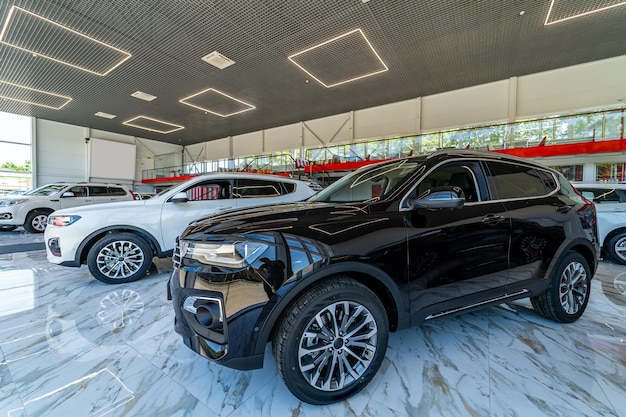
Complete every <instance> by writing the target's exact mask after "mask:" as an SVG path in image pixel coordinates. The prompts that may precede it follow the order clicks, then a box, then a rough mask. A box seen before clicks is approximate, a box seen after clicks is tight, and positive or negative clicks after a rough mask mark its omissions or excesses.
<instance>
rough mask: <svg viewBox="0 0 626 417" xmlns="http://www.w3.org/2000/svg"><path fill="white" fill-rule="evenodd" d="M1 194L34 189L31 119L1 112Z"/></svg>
mask: <svg viewBox="0 0 626 417" xmlns="http://www.w3.org/2000/svg"><path fill="white" fill-rule="evenodd" d="M0 126H2V129H0V194H5V193H8V192H20V191H25V190H29V189H31V188H32V172H31V171H32V170H31V165H30V163H31V140H32V139H31V118H30V117H26V116H20V115H16V114H10V113H3V112H0Z"/></svg>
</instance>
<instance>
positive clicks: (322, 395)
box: [272, 277, 389, 404]
mask: <svg viewBox="0 0 626 417" xmlns="http://www.w3.org/2000/svg"><path fill="white" fill-rule="evenodd" d="M283 317H284V318H283V321H282V322H281V324H280V327H279V328H278V332H277V333H276V335H275V337H274V340H273V343H272V347H273V353H274V360H275V363H276V367H277V369H278V373H279V374H280V376H281V378H282V379H283V381H284V382H285V384H286V385H287V387H288V388H289V390H290V391H291V392H292V393H293V394H294V395H295V396H296V397H298V398H299V399H301V400H302V401H305V402H307V403H310V404H329V403H332V402H335V401H340V400H342V399H345V398H347V397H349V396H351V395H353V394H355V393H357V392H358V391H360V390H361V389H362V388H363V387H365V386H366V385H367V383H368V382H369V381H370V380H371V379H372V378H373V377H374V375H375V374H376V372H377V371H378V368H379V367H380V365H381V363H382V360H383V358H384V356H385V351H386V350H387V340H388V337H389V322H388V319H387V314H386V312H385V308H384V307H383V305H382V303H381V301H380V300H379V299H378V297H377V296H376V295H375V294H374V293H373V292H372V291H371V290H369V289H368V288H367V287H365V286H364V285H362V284H360V283H359V282H357V281H354V280H352V279H350V278H345V277H338V278H333V279H330V280H328V281H324V282H322V283H320V284H318V285H316V286H314V287H312V288H311V289H309V290H307V291H306V292H305V293H303V294H302V295H301V296H300V297H299V298H298V299H297V301H296V302H295V303H294V304H293V305H292V306H291V308H289V309H288V310H287V312H286V313H285V315H284V316H283Z"/></svg>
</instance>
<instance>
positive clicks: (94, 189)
mask: <svg viewBox="0 0 626 417" xmlns="http://www.w3.org/2000/svg"><path fill="white" fill-rule="evenodd" d="M107 188H108V187H100V186H90V187H89V195H90V196H92V197H102V196H107V195H108V194H109V191H108V190H107Z"/></svg>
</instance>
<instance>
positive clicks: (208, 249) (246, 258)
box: [180, 240, 269, 269]
mask: <svg viewBox="0 0 626 417" xmlns="http://www.w3.org/2000/svg"><path fill="white" fill-rule="evenodd" d="M268 247H269V245H268V244H265V243H262V242H249V241H243V242H242V241H238V242H219V243H205V242H195V241H188V240H181V242H180V255H181V257H182V258H189V259H195V260H196V261H198V262H200V263H202V264H205V265H215V266H223V267H227V268H232V269H240V268H246V267H248V266H249V265H251V264H252V263H254V262H255V261H256V260H257V259H259V257H260V256H261V255H262V254H263V253H264V252H265V251H266V250H267V248H268Z"/></svg>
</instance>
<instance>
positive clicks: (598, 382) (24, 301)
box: [0, 231, 626, 417]
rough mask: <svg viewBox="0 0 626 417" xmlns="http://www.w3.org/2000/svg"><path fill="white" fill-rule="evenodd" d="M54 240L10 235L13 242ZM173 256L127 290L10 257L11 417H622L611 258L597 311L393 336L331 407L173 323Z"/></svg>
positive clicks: (616, 285) (522, 314) (6, 272)
mask: <svg viewBox="0 0 626 417" xmlns="http://www.w3.org/2000/svg"><path fill="white" fill-rule="evenodd" d="M29 242H41V236H37V235H28V234H25V233H23V232H21V233H20V232H19V231H16V232H0V246H2V245H11V244H17V243H29ZM170 265H171V264H170V261H169V260H163V261H160V262H158V264H157V268H158V269H157V271H154V273H153V274H152V275H151V276H149V277H146V278H145V279H143V280H141V281H139V282H135V283H130V284H123V285H118V286H112V285H106V284H103V283H100V282H99V281H96V280H95V279H93V278H91V277H90V275H89V273H88V271H87V269H86V267H82V268H79V269H76V268H63V267H59V266H56V265H52V264H49V263H47V262H46V259H45V252H44V251H41V250H39V251H32V252H21V253H10V254H3V255H0V416H9V417H23V416H30V417H35V416H36V417H40V416H55V417H56V416H59V417H66V416H103V415H106V416H141V417H144V416H209V417H210V416H255V417H256V416H268V417H269V416H271V417H281V416H289V417H292V416H363V417H370V416H372V417H374V416H390V417H395V416H446V417H451V416H481V417H482V416H523V417H529V416H567V417H572V416H604V417H606V416H622V417H626V400H625V399H626V382H625V381H626V324H625V323H626V267H622V266H617V265H613V264H610V263H608V262H602V264H601V266H600V268H599V271H598V274H597V275H596V279H595V280H594V281H593V286H592V295H591V302H590V304H589V306H588V308H587V312H586V313H585V315H584V316H583V318H582V319H580V320H579V321H578V322H576V323H575V324H571V325H561V324H556V323H553V322H550V321H548V320H545V319H543V318H541V317H539V316H537V315H535V314H534V313H533V311H532V309H531V308H530V306H529V303H525V302H521V303H516V304H511V305H501V306H498V307H492V308H488V309H486V310H483V311H480V312H476V313H469V314H463V315H459V316H456V317H448V318H443V319H439V320H437V321H432V322H430V323H427V324H426V325H423V326H421V327H419V328H414V329H410V330H405V331H402V332H398V333H395V334H392V335H391V337H390V341H389V349H388V351H387V358H386V360H385V362H384V363H383V366H382V368H381V370H380V371H379V373H378V375H377V376H376V377H375V379H374V380H373V381H372V383H371V384H370V385H369V386H368V387H366V389H365V390H364V391H363V392H361V393H360V394H358V395H356V396H354V397H353V398H351V399H349V400H348V401H345V402H342V403H338V404H333V405H331V406H324V407H319V406H311V405H308V404H303V403H301V402H299V401H298V400H297V399H296V398H295V397H293V396H292V395H291V394H290V393H289V391H287V389H286V388H285V386H284V385H283V383H282V382H281V380H280V378H279V377H278V375H277V373H276V370H275V367H274V364H273V362H272V359H271V356H270V355H269V345H268V355H267V357H266V361H265V366H264V368H263V369H262V370H257V371H251V372H241V371H234V370H231V369H227V368H224V367H220V366H217V365H213V364H210V363H208V362H207V361H206V360H204V359H202V358H201V357H199V356H197V355H196V354H194V353H193V352H191V351H190V350H189V349H187V348H186V347H185V346H184V345H183V344H182V342H181V340H180V338H179V337H178V336H177V335H176V334H175V333H174V331H173V317H174V315H173V311H172V308H171V303H170V302H169V301H167V298H166V282H167V279H168V270H169V269H170V268H171V266H170Z"/></svg>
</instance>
